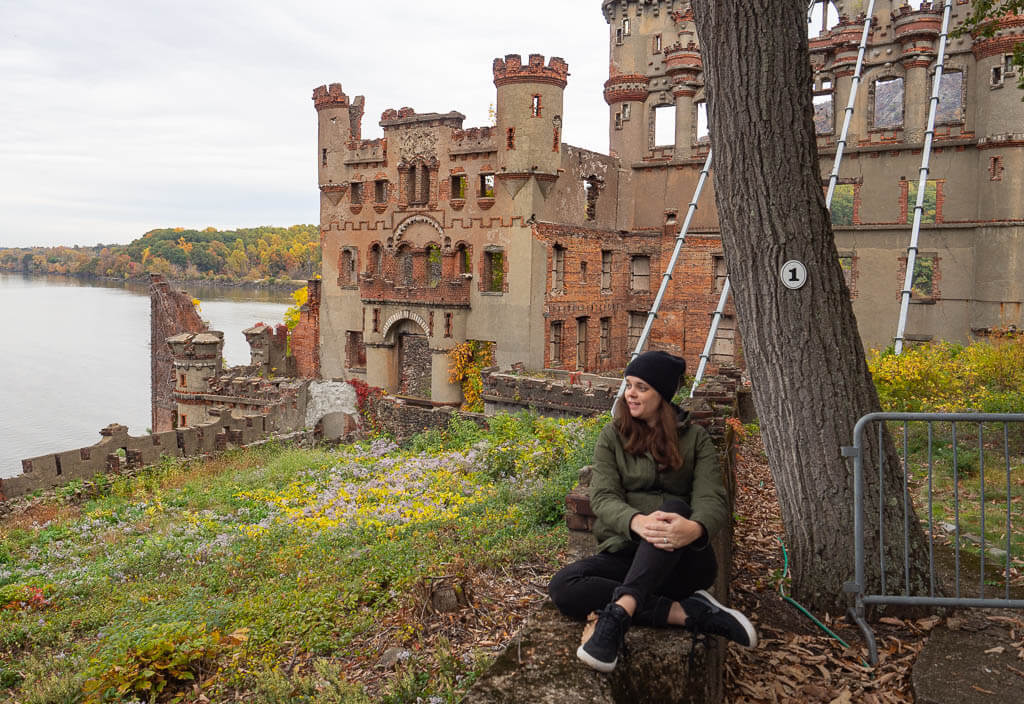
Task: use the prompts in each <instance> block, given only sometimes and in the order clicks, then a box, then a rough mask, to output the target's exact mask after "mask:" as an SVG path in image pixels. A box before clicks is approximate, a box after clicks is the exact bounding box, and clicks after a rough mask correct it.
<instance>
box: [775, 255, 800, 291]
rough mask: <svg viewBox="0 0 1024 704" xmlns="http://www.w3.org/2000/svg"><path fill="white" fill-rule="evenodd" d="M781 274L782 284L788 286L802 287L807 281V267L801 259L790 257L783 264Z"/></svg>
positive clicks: (793, 287)
mask: <svg viewBox="0 0 1024 704" xmlns="http://www.w3.org/2000/svg"><path fill="white" fill-rule="evenodd" d="M779 276H780V277H781V278H782V284H783V285H784V286H785V287H786V288H791V289H798V288H802V287H803V285H804V284H805V283H807V267H805V266H804V263H803V262H801V261H797V260H796V259H790V260H789V261H788V262H786V263H785V264H783V265H782V270H781V271H779Z"/></svg>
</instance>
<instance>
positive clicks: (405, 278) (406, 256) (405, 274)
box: [398, 244, 413, 286]
mask: <svg viewBox="0 0 1024 704" xmlns="http://www.w3.org/2000/svg"><path fill="white" fill-rule="evenodd" d="M398 273H399V276H400V281H401V284H400V285H402V286H412V281H413V279H412V247H410V246H409V245H407V244H406V245H402V247H401V248H400V249H399V250H398Z"/></svg>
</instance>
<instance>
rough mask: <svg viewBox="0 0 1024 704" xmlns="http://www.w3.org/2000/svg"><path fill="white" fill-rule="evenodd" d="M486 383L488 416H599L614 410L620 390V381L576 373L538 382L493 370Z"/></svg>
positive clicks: (486, 378) (484, 396)
mask: <svg viewBox="0 0 1024 704" xmlns="http://www.w3.org/2000/svg"><path fill="white" fill-rule="evenodd" d="M483 383H484V388H483V394H482V396H483V399H484V408H485V411H486V413H487V414H488V415H492V414H494V413H498V412H501V411H505V412H508V413H515V412H517V411H521V410H523V409H524V408H532V409H534V410H536V411H537V412H538V413H541V414H543V415H549V416H555V417H564V416H581V415H582V416H596V415H599V414H601V413H605V412H607V411H609V410H611V407H612V402H613V401H614V400H615V395H616V393H617V392H618V389H619V379H613V378H609V377H599V376H595V375H593V374H582V373H579V374H577V373H575V372H573V373H565V372H562V373H560V374H554V373H552V374H551V375H548V376H546V377H545V378H537V377H531V376H524V375H520V374H516V373H512V372H498V371H496V370H493V369H490V370H485V371H484V374H483Z"/></svg>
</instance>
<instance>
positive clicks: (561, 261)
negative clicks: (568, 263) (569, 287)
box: [551, 244, 565, 291]
mask: <svg viewBox="0 0 1024 704" xmlns="http://www.w3.org/2000/svg"><path fill="white" fill-rule="evenodd" d="M551 289H552V290H553V291H564V290H565V247H562V246H561V245H557V244H556V245H555V246H554V249H553V251H552V254H551Z"/></svg>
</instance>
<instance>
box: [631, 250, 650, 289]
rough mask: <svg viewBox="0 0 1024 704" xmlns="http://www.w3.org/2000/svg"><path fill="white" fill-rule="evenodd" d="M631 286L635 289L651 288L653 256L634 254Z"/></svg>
mask: <svg viewBox="0 0 1024 704" xmlns="http://www.w3.org/2000/svg"><path fill="white" fill-rule="evenodd" d="M629 288H630V289H631V290H633V291H650V290H651V258H650V257H648V256H646V255H637V256H634V257H633V259H632V261H631V262H630V280H629Z"/></svg>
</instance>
